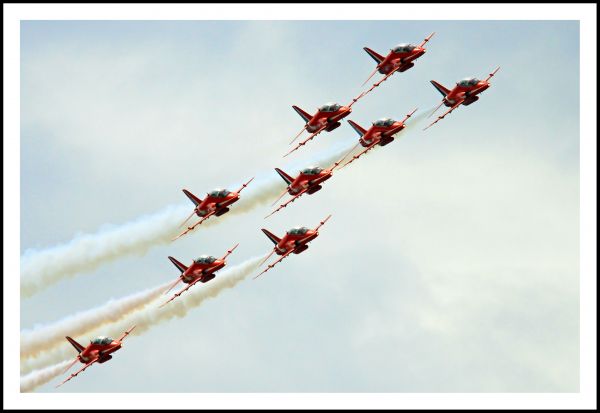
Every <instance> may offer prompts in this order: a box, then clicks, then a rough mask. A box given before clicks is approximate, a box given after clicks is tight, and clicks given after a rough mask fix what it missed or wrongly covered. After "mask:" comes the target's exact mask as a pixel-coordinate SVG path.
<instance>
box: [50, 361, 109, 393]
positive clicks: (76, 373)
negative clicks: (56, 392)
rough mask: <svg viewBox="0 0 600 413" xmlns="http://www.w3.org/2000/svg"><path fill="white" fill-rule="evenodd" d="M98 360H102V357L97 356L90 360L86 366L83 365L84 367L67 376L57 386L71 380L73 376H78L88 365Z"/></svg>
mask: <svg viewBox="0 0 600 413" xmlns="http://www.w3.org/2000/svg"><path fill="white" fill-rule="evenodd" d="M98 360H100V357H96V358H95V359H93V360H91V361H90V362H88V363H87V364H86V365H85V366H83V367H82V368H80V369H79V370H77V371H76V372H75V373H73V374H71V375H70V376H69V377H67V378H66V379H65V380H64V381H63V382H62V383H60V384H59V385H58V386H56V387H60V386H62V385H63V384H65V383H66V382H68V381H69V380H71V379H72V378H73V377H76V376H77V375H78V374H79V373H81V372H83V371H84V370H85V369H87V368H88V367H90V366H91V365H92V364H94V363H95V362H97V361H98Z"/></svg>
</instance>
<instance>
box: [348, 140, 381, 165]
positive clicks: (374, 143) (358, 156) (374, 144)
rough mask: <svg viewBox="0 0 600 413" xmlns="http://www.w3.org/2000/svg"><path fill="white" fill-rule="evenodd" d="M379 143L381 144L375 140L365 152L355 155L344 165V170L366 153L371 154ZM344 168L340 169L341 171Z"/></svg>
mask: <svg viewBox="0 0 600 413" xmlns="http://www.w3.org/2000/svg"><path fill="white" fill-rule="evenodd" d="M378 143H379V140H374V141H373V143H372V144H371V145H369V146H367V147H366V148H365V149H364V150H363V151H361V152H359V153H358V154H357V155H354V156H353V157H352V159H350V160H349V161H348V162H346V163H345V164H344V165H342V168H345V167H346V166H348V165H350V164H351V163H352V162H354V161H355V160H357V159H358V158H360V157H361V156H363V155H364V154H365V153H367V152H369V151H370V150H371V149H373V148H374V147H375V146H377V144H378ZM342 168H340V169H342Z"/></svg>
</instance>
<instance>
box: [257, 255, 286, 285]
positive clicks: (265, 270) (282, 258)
mask: <svg viewBox="0 0 600 413" xmlns="http://www.w3.org/2000/svg"><path fill="white" fill-rule="evenodd" d="M292 252H294V250H293V249H291V250H289V251H288V252H286V253H285V254H283V255H282V256H281V257H279V259H277V260H276V261H275V262H273V264H269V265H267V268H265V269H264V270H263V271H262V272H261V273H260V274H258V275H257V276H256V277H254V279H257V278H258V277H260V276H261V275H263V274H264V273H266V272H267V271H269V270H270V269H271V268H273V267H274V266H276V265H277V264H279V263H280V262H281V261H283V260H284V258H287V257H288V256H289V255H290V254H291V253H292Z"/></svg>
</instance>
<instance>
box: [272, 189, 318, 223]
mask: <svg viewBox="0 0 600 413" xmlns="http://www.w3.org/2000/svg"><path fill="white" fill-rule="evenodd" d="M307 190H308V188H304V189H302V190H300V192H298V193H297V194H295V195H294V196H293V197H291V198H290V199H289V200H287V201H286V202H284V203H283V204H281V205H279V208H277V209H276V210H274V211H273V212H271V213H270V214H269V215H267V216H266V217H265V218H269V217H270V216H271V215H273V214H274V213H275V212H277V211H279V210H281V209H283V208H285V207H286V206H288V204H291V203H292V202H294V201H295V200H296V199H298V198H300V196H301V195H302V194H304V193H305V192H306V191H307Z"/></svg>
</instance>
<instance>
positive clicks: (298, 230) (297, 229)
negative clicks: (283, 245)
mask: <svg viewBox="0 0 600 413" xmlns="http://www.w3.org/2000/svg"><path fill="white" fill-rule="evenodd" d="M307 231H308V228H306V227H294V228H292V229H290V230H289V231H288V232H287V233H288V234H290V235H304V234H306V232H307Z"/></svg>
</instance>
